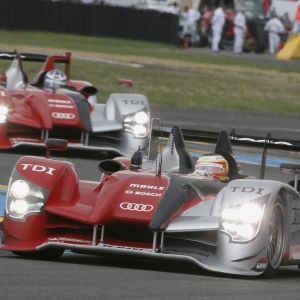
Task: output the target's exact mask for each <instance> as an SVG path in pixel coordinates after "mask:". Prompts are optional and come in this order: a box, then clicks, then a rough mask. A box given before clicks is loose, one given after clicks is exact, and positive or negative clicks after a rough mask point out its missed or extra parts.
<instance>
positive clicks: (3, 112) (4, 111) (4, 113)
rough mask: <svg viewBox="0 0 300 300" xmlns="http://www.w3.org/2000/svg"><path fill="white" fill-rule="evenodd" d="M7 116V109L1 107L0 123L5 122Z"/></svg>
mask: <svg viewBox="0 0 300 300" xmlns="http://www.w3.org/2000/svg"><path fill="white" fill-rule="evenodd" d="M6 116H7V107H6V106H2V105H0V122H1V121H5V120H6Z"/></svg>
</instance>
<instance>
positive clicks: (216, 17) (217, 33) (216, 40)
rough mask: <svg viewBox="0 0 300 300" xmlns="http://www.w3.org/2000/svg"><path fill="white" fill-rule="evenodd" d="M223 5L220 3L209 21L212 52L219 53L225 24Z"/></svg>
mask: <svg viewBox="0 0 300 300" xmlns="http://www.w3.org/2000/svg"><path fill="white" fill-rule="evenodd" d="M224 7H225V6H224V4H222V3H220V5H219V7H218V8H217V9H216V10H215V11H214V14H213V17H212V19H211V21H210V22H211V27H212V48H211V49H212V51H213V52H219V44H220V40H221V37H222V33H223V27H224V24H225V13H224Z"/></svg>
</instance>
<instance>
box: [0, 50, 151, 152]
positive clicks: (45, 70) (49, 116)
mask: <svg viewBox="0 0 300 300" xmlns="http://www.w3.org/2000/svg"><path fill="white" fill-rule="evenodd" d="M0 58H4V59H13V61H12V64H11V66H10V67H9V69H8V70H7V71H6V72H5V74H2V76H1V82H2V86H0V149H10V148H13V147H17V146H21V145H30V146H42V147H44V146H45V141H46V140H47V139H48V138H51V137H52V138H63V139H66V140H67V141H68V143H69V147H70V148H76V149H88V150H97V151H99V150H100V151H101V150H103V151H107V152H111V153H112V154H115V155H132V153H133V152H134V150H135V149H137V147H140V148H141V149H142V150H144V149H146V147H147V146H148V133H149V127H150V126H149V124H150V110H149V104H148V100H147V98H146V97H145V96H143V95H140V94H131V93H128V94H117V93H116V94H111V95H110V96H109V99H108V100H107V101H106V103H98V102H97V98H96V93H97V89H96V88H95V87H93V86H92V85H91V83H89V82H87V81H82V80H73V79H70V66H71V53H69V52H68V53H66V55H64V56H52V55H51V56H44V55H34V54H26V53H24V54H18V53H17V52H15V53H9V54H7V53H6V54H2V55H0ZM22 61H44V65H43V67H42V69H41V71H40V72H39V73H38V74H37V76H36V77H35V79H34V80H33V82H32V83H29V81H28V77H27V75H26V73H25V71H24V70H23V68H22ZM59 63H63V64H64V65H65V68H64V73H63V72H62V71H59V70H56V68H57V67H56V66H57V64H59ZM49 72H52V73H51V74H50V73H49ZM56 73H57V74H61V73H62V74H63V75H62V76H65V80H64V81H63V85H61V84H60V85H58V84H56V82H55V80H56V81H57V82H58V81H59V79H56V77H58V76H55V75H56ZM49 74H50V75H49ZM47 76H48V77H49V76H52V77H51V78H50V79H51V80H53V81H54V83H53V85H52V86H51V87H50V88H49V85H48V86H46V85H45V82H46V81H47V80H48V81H49V80H50V79H47V78H48V77H47ZM48 81H47V82H48ZM119 84H120V85H126V86H131V85H132V82H131V81H130V80H119Z"/></svg>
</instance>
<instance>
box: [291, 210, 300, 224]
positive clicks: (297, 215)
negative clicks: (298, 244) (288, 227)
mask: <svg viewBox="0 0 300 300" xmlns="http://www.w3.org/2000/svg"><path fill="white" fill-rule="evenodd" d="M292 212H293V219H292V225H300V208H296V207H293V209H292Z"/></svg>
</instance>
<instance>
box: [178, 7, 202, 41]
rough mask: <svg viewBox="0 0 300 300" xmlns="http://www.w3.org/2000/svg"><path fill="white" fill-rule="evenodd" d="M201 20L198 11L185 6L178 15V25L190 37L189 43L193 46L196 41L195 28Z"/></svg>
mask: <svg viewBox="0 0 300 300" xmlns="http://www.w3.org/2000/svg"><path fill="white" fill-rule="evenodd" d="M200 18H201V14H200V12H199V11H197V10H195V9H193V8H189V7H188V6H185V7H184V9H183V11H182V12H181V15H180V24H181V25H182V26H184V27H185V28H186V32H188V33H189V34H190V36H191V43H192V44H194V43H195V42H196V41H197V28H198V23H199V20H200Z"/></svg>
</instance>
